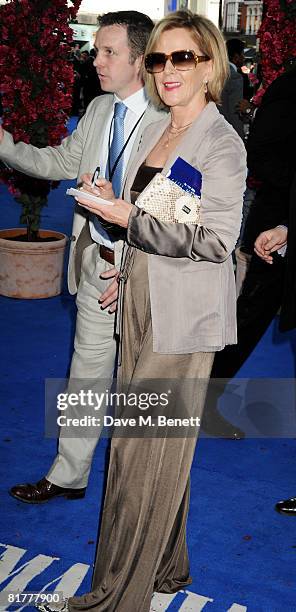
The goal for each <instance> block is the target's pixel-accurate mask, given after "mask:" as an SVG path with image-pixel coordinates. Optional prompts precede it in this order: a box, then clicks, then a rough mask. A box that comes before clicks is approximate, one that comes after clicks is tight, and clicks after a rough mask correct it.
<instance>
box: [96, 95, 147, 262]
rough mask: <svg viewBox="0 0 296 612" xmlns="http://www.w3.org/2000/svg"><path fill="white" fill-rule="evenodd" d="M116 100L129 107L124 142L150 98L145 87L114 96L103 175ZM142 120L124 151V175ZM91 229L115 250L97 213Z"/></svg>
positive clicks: (102, 157)
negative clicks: (119, 96)
mask: <svg viewBox="0 0 296 612" xmlns="http://www.w3.org/2000/svg"><path fill="white" fill-rule="evenodd" d="M116 102H124V104H125V106H126V107H127V111H126V115H125V118H124V142H126V141H127V139H128V137H129V135H130V133H131V132H132V130H133V127H134V126H135V124H136V123H137V121H138V120H139V119H140V117H141V115H142V114H143V113H144V112H145V110H146V108H147V106H148V98H147V95H146V92H145V89H144V87H143V88H142V89H139V90H138V91H136V93H134V94H132V95H131V96H129V97H128V98H125V100H120V98H118V96H116V94H114V96H113V107H112V109H111V112H110V115H109V117H108V119H107V121H106V128H105V133H104V138H103V144H102V147H101V150H100V151H98V164H97V165H98V166H100V168H101V174H102V176H106V175H108V172H107V162H108V155H109V145H110V146H111V142H112V137H113V121H112V118H113V115H114V105H115V103H116ZM140 125H141V121H140V122H139V123H138V125H137V127H136V129H135V130H134V132H133V134H132V136H131V138H130V140H129V142H128V144H127V146H126V148H125V149H124V152H123V175H124V173H125V170H126V166H127V163H128V160H129V158H130V155H131V152H132V148H133V144H134V142H135V139H136V136H137V132H138V130H139V128H140ZM89 229H90V234H91V237H92V239H93V240H94V241H95V242H98V244H103V245H104V246H106V247H108V249H112V250H114V240H113V239H112V237H111V236H109V234H108V232H107V231H106V230H105V229H104V228H103V227H102V225H101V223H100V221H99V220H98V217H97V216H96V215H94V214H93V215H91V216H90V220H89Z"/></svg>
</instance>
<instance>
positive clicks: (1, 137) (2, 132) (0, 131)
mask: <svg viewBox="0 0 296 612" xmlns="http://www.w3.org/2000/svg"><path fill="white" fill-rule="evenodd" d="M3 137H4V130H3V127H2V125H0V144H1V142H2V140H3Z"/></svg>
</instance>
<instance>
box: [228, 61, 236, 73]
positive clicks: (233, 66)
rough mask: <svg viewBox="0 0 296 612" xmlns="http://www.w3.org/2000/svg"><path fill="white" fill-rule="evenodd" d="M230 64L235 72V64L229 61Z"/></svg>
mask: <svg viewBox="0 0 296 612" xmlns="http://www.w3.org/2000/svg"><path fill="white" fill-rule="evenodd" d="M229 64H230V66H232V68H234V70H235V72H237V66H236V65H235V64H233V63H232V62H229Z"/></svg>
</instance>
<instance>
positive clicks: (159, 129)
mask: <svg viewBox="0 0 296 612" xmlns="http://www.w3.org/2000/svg"><path fill="white" fill-rule="evenodd" d="M169 123H170V114H168V115H165V117H164V118H162V119H161V120H160V121H156V122H154V123H151V124H150V125H148V127H146V129H145V131H144V132H143V133H142V136H141V138H140V141H139V145H138V151H137V152H136V154H135V156H134V157H132V159H131V161H132V163H131V164H130V167H129V172H128V173H127V178H126V183H125V187H124V196H125V198H127V200H129V197H130V190H131V186H132V184H133V182H134V179H135V177H136V174H137V172H138V169H139V167H140V166H141V164H142V163H143V162H144V161H145V159H146V157H147V155H148V153H150V151H152V149H153V147H154V146H155V145H156V143H157V142H158V141H159V139H160V137H161V135H162V134H163V132H164V131H165V129H166V127H167V126H168V124H169Z"/></svg>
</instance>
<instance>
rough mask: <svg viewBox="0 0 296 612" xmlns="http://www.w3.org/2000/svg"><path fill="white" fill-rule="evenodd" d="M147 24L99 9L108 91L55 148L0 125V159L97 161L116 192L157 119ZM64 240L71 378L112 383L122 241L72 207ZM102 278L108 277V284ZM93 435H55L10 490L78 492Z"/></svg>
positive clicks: (51, 170)
mask: <svg viewBox="0 0 296 612" xmlns="http://www.w3.org/2000/svg"><path fill="white" fill-rule="evenodd" d="M152 28H153V22H152V21H151V19H150V18H149V17H147V16H146V15H143V14H142V13H139V12H137V11H118V12H115V13H107V14H105V15H103V17H101V18H100V29H99V30H98V32H97V36H96V40H95V49H96V51H97V55H96V58H95V60H94V65H95V67H96V70H97V74H98V77H99V79H100V83H101V87H102V89H103V90H104V91H105V92H112V93H113V94H114V95H113V96H110V95H103V96H100V97H98V98H95V99H94V100H93V101H92V103H91V104H90V105H89V107H88V109H87V112H86V114H85V115H84V117H83V118H82V119H81V121H80V122H79V124H78V126H77V129H76V130H75V131H74V132H73V134H72V135H71V136H69V137H67V138H65V139H64V140H63V141H62V143H61V145H59V146H57V147H46V148H44V149H37V148H35V147H32V146H30V145H26V144H24V143H18V144H16V145H15V144H14V143H13V139H12V137H11V135H10V134H8V133H7V132H4V131H3V130H2V128H0V158H2V159H3V160H4V161H6V162H7V163H8V164H9V165H11V166H12V167H14V168H16V169H18V170H20V171H22V172H25V173H28V174H30V175H33V176H38V177H43V178H51V179H56V180H61V179H73V178H76V177H77V178H78V181H80V180H81V176H82V175H83V174H85V173H88V172H94V170H95V168H96V167H97V166H100V168H101V172H102V173H103V172H105V175H106V177H108V178H110V180H111V179H112V185H113V189H114V191H115V193H116V195H117V197H118V196H119V195H120V193H121V190H122V186H123V183H124V176H125V173H126V171H127V168H128V166H129V164H130V163H131V160H132V157H133V154H134V152H135V151H136V150H137V148H138V146H139V142H140V138H141V133H142V132H143V130H144V128H145V127H146V126H147V125H148V124H149V123H151V122H153V121H157V120H159V118H160V117H161V115H160V114H159V112H157V111H156V110H155V109H154V108H153V107H152V106H151V105H150V104H148V100H147V98H146V94H145V90H144V83H143V78H142V60H143V54H144V51H145V48H146V44H147V41H148V38H149V35H150V32H151V30H152ZM123 101H124V103H123ZM71 239H72V242H71V250H70V259H69V267H68V285H69V291H70V293H75V292H76V291H77V307H78V313H77V322H76V334H75V342H74V346H75V350H74V354H73V358H72V363H71V371H70V383H71V380H73V379H100V380H104V381H108V384H111V381H112V376H113V370H114V363H115V353H116V342H115V339H114V310H115V303H114V290H115V288H116V287H117V281H116V277H117V269H118V266H119V262H120V256H121V248H122V243H121V241H120V240H118V239H116V237H114V236H112V234H110V233H108V231H107V230H106V229H104V228H103V227H102V225H101V224H100V223H99V221H98V219H97V217H93V218H91V217H89V216H88V215H86V214H85V212H84V210H83V209H81V208H79V207H77V210H76V212H75V215H74V223H73V236H72V238H71ZM82 253H83V259H82ZM81 261H82V263H81ZM114 265H115V266H117V268H116V267H114ZM107 279H111V280H112V282H111V285H110V286H109V287H108V289H106V287H107ZM99 298H100V304H98V299H99ZM67 416H69V409H68V411H67ZM99 435H100V432H99V431H98V433H97V435H96V437H88V438H86V437H76V438H67V437H61V436H60V441H59V451H58V455H57V457H56V459H55V461H54V463H53V465H52V467H51V469H50V470H49V472H48V474H47V476H46V478H42V479H41V480H40V481H39V482H37V483H36V484H24V485H17V486H14V487H12V489H11V491H10V492H11V495H13V496H14V497H15V498H17V499H18V500H21V501H24V502H27V503H41V502H44V501H48V500H49V499H51V498H54V497H57V496H64V497H66V498H67V499H77V498H81V497H84V495H85V488H86V486H87V482H88V476H89V471H90V467H91V461H92V457H93V453H94V450H95V447H96V444H97V441H98V438H99Z"/></svg>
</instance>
